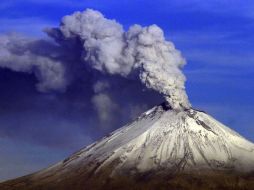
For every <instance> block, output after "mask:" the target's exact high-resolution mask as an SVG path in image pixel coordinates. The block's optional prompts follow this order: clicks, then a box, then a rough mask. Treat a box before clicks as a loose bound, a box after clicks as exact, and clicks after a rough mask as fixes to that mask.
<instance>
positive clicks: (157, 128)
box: [36, 104, 254, 177]
mask: <svg viewBox="0 0 254 190" xmlns="http://www.w3.org/2000/svg"><path fill="white" fill-rule="evenodd" d="M85 165H87V166H89V167H90V168H93V172H94V173H98V172H100V170H102V169H103V168H107V167H110V170H111V171H110V172H111V173H110V175H111V176H114V175H117V174H119V173H122V172H130V173H143V172H149V171H156V170H164V171H165V170H166V171H172V172H174V171H186V172H188V171H193V170H199V171H201V170H203V169H204V170H207V169H208V170H210V169H213V170H235V171H240V172H249V171H254V144H253V143H251V142H249V141H248V140H246V139H244V138H243V137H242V136H240V135H239V134H237V133H236V132H234V131H232V130H231V129H229V128H228V127H226V126H224V125H223V124H221V123H219V122H218V121H216V120H215V119H213V118H212V117H211V116H209V115H207V114H206V113H204V112H200V111H197V110H194V109H189V110H184V111H175V110H172V109H170V108H169V107H167V105H166V104H162V105H159V106H156V107H154V108H152V109H151V110H149V111H147V112H145V113H143V114H142V115H141V116H140V117H139V118H137V119H136V120H135V121H133V122H132V123H130V124H127V125H126V126H124V127H122V128H120V129H118V130H117V131H115V132H113V133H111V134H110V135H109V136H108V137H105V138H103V139H102V140H100V141H98V142H95V143H94V144H92V145H90V146H88V147H86V148H85V149H83V150H81V151H79V152H77V153H75V154H74V155H72V156H71V157H69V158H68V159H66V160H64V161H63V162H60V163H58V164H57V165H55V166H53V167H51V168H48V169H46V170H43V171H41V172H39V173H37V174H36V176H37V177H40V176H44V175H48V174H49V173H50V172H52V171H54V173H58V172H59V173H62V174H63V173H66V172H67V173H68V172H70V171H71V170H73V168H78V167H80V166H85Z"/></svg>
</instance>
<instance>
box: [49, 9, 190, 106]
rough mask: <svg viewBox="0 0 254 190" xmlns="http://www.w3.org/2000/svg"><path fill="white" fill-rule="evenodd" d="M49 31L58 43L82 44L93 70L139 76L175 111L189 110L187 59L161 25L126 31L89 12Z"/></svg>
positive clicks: (134, 27)
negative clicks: (185, 66)
mask: <svg viewBox="0 0 254 190" xmlns="http://www.w3.org/2000/svg"><path fill="white" fill-rule="evenodd" d="M47 32H48V34H49V35H50V36H52V37H53V38H55V40H56V41H57V42H63V41H65V42H66V41H74V40H78V41H80V42H81V44H82V45H83V54H82V57H81V58H82V60H83V61H84V63H86V64H87V65H89V66H90V67H92V68H94V69H96V70H99V71H101V72H104V73H107V74H111V75H113V74H118V75H121V76H123V77H135V76H137V75H138V76H139V78H140V80H141V81H142V83H143V84H145V85H146V87H147V88H151V89H153V90H156V91H158V92H159V93H161V94H163V95H164V96H165V98H166V100H167V101H168V102H169V103H170V105H171V106H172V107H173V108H181V107H185V108H188V107H190V103H189V101H188V98H187V95H186V92H185V86H184V83H185V76H184V75H183V73H182V72H181V68H182V67H183V65H184V64H185V60H184V58H183V57H182V56H181V54H180V52H179V51H178V50H176V49H175V47H174V45H173V43H172V42H169V41H166V40H165V38H164V34H163V31H162V30H161V29H160V28H159V27H158V26H156V25H151V26H148V27H141V26H139V25H133V26H131V27H130V28H129V30H128V31H124V30H123V27H122V25H120V24H119V23H117V22H116V21H115V20H109V19H106V18H105V17H104V16H103V15H102V14H101V13H100V12H98V11H94V10H91V9H88V10H86V11H84V12H75V13H74V14H72V15H69V16H65V17H64V18H63V19H62V22H61V25H60V27H59V28H54V29H48V30H47Z"/></svg>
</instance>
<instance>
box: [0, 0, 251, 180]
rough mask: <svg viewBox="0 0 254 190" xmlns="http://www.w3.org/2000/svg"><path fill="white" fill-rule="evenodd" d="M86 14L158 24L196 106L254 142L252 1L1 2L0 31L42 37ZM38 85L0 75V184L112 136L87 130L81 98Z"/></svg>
mask: <svg viewBox="0 0 254 190" xmlns="http://www.w3.org/2000/svg"><path fill="white" fill-rule="evenodd" d="M86 8H92V9H96V10H99V11H100V12H102V13H103V14H104V15H105V16H106V17H107V18H111V19H115V20H117V21H118V22H120V23H121V24H123V25H124V27H125V28H126V29H127V28H128V27H129V26H130V25H132V24H136V23H137V24H141V25H143V26H146V25H150V24H157V25H158V26H160V27H161V28H162V29H163V30H164V32H165V35H166V37H167V39H169V40H171V41H173V42H174V44H175V45H176V47H177V49H179V50H180V51H181V52H182V54H183V56H184V57H185V58H186V60H187V65H186V67H185V69H184V73H185V75H186V76H187V84H186V85H187V93H188V95H189V98H190V100H191V103H192V105H193V107H196V108H199V109H202V110H205V111H206V112H208V113H209V114H211V115H212V116H214V117H215V118H216V119H218V120H219V121H221V122H222V123H224V124H226V125H228V126H230V127H231V128H233V129H235V130H236V131H237V132H239V133H240V134H242V135H243V136H244V137H246V138H248V139H249V140H251V141H254V122H253V119H252V118H253V116H254V96H253V94H254V85H253V83H254V54H253V50H254V46H253V44H254V43H253V42H254V34H253V31H254V14H253V8H254V2H253V1H250V0H245V1H240V0H234V1H233V0H207V1H202V0H183V1H177V0H158V1H152V0H146V1H143V0H136V1H134V0H133V1H132V0H128V1H127V0H123V1H117V0H108V1H101V0H90V1H88V0H83V1H77V0H73V1H70V0H61V1H60V0H55V1H53V0H51V1H50V0H26V1H25V0H23V1H21V0H12V1H10V0H8V1H7V0H2V1H1V3H0V26H1V27H0V33H7V32H16V33H23V34H25V35H27V36H31V37H33V38H38V37H41V38H43V37H45V34H44V33H43V32H42V30H43V29H44V28H46V27H52V26H57V25H58V23H59V21H60V20H61V18H62V17H63V16H64V15H67V14H71V13H73V12H74V11H77V10H84V9H86ZM33 80H35V79H34V78H33V77H32V76H25V75H24V74H17V73H12V72H11V71H6V70H1V69H0V93H1V94H0V141H1V143H0V180H4V179H8V178H12V177H16V176H19V175H23V174H26V173H29V172H32V171H35V170H38V169H40V168H43V167H46V166H48V165H49V164H52V163H55V162H56V161H58V160H61V159H63V158H64V157H66V156H67V155H69V154H70V153H72V152H73V151H76V149H79V148H81V147H82V146H85V145H87V144H89V143H91V142H92V141H94V140H96V139H97V138H99V137H100V136H103V135H104V134H106V133H107V132H109V131H111V130H113V129H107V130H102V131H98V130H95V129H91V127H89V126H90V125H89V121H88V119H87V118H86V117H85V114H86V113H83V112H82V111H80V110H82V108H81V107H82V105H83V104H85V103H84V102H82V97H81V96H79V95H77V94H75V93H73V92H72V93H70V94H68V95H67V96H62V95H58V96H53V95H51V94H46V95H45V94H40V93H38V92H36V90H35V88H34V81H33ZM77 89H78V88H77ZM69 99H71V100H72V99H75V101H74V102H75V104H74V103H73V102H72V103H70V102H69ZM45 102H47V104H46V105H47V106H45V104H44V103H45ZM49 105H51V106H49ZM77 105H78V106H77ZM70 108H71V110H72V111H68V112H67V111H66V110H70ZM49 110H50V111H49ZM13 118H15V120H13ZM35 120H36V125H34V124H35Z"/></svg>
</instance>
